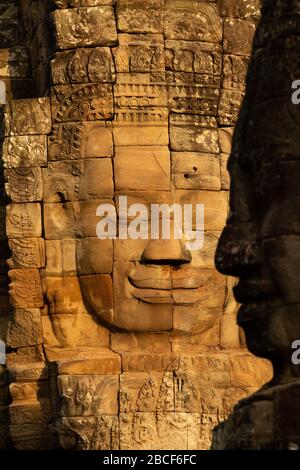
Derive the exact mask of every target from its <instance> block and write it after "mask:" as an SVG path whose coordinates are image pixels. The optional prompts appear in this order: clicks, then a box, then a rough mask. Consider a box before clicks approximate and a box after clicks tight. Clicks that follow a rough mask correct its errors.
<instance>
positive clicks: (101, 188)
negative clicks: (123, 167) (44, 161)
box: [43, 158, 114, 202]
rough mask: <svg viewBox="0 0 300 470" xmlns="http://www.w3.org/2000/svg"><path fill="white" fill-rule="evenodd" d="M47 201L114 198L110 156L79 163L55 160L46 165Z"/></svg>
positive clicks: (45, 189) (45, 199)
mask: <svg viewBox="0 0 300 470" xmlns="http://www.w3.org/2000/svg"><path fill="white" fill-rule="evenodd" d="M43 181H44V201H46V202H65V201H74V200H81V199H83V200H87V199H99V198H101V197H104V198H105V197H108V198H112V197H113V190H114V185H113V170H112V161H111V159H110V158H99V159H85V160H80V161H76V162H55V163H54V162H53V163H50V164H49V165H48V167H47V168H43Z"/></svg>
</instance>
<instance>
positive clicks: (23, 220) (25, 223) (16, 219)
mask: <svg viewBox="0 0 300 470" xmlns="http://www.w3.org/2000/svg"><path fill="white" fill-rule="evenodd" d="M6 234H7V236H8V238H38V237H40V236H41V234H42V221H41V206H40V204H38V203H29V204H23V203H21V204H10V205H9V206H7V208H6Z"/></svg>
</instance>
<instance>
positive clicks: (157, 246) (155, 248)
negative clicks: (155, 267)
mask: <svg viewBox="0 0 300 470" xmlns="http://www.w3.org/2000/svg"><path fill="white" fill-rule="evenodd" d="M191 259H192V257H191V253H190V252H189V251H188V250H187V249H186V248H185V247H184V245H183V243H182V242H181V241H180V240H151V241H150V242H149V243H148V245H147V246H146V248H145V250H144V252H143V254H142V256H141V261H142V262H143V263H148V264H160V265H164V264H168V265H173V266H178V265H181V264H185V263H190V262H191Z"/></svg>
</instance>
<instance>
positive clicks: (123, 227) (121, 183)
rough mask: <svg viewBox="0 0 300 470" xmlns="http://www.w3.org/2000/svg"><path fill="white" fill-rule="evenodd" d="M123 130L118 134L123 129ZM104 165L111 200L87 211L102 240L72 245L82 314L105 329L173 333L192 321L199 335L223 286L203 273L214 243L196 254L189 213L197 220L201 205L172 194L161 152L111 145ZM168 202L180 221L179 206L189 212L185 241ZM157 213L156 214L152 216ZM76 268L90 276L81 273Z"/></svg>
mask: <svg viewBox="0 0 300 470" xmlns="http://www.w3.org/2000/svg"><path fill="white" fill-rule="evenodd" d="M123 132H124V136H125V132H126V131H125V129H124V130H123ZM110 164H112V169H111V171H112V174H113V181H114V187H113V188H111V190H112V194H111V197H112V199H111V200H108V201H105V200H104V201H97V204H98V207H96V204H94V205H93V212H94V214H93V217H92V220H93V223H94V230H95V229H96V231H97V227H98V228H99V227H100V228H101V230H102V232H101V233H100V236H101V234H102V235H103V240H100V239H99V238H95V239H94V240H93V241H91V240H86V241H85V242H84V241H83V244H81V243H80V242H79V244H77V249H76V258H77V260H76V263H77V266H79V273H78V279H79V284H80V289H81V293H82V296H83V300H84V305H85V307H86V309H87V311H88V312H90V313H91V314H92V315H93V316H94V317H95V318H97V319H98V321H100V323H102V324H103V325H104V326H107V327H108V328H110V329H111V328H117V329H121V330H126V331H170V330H173V329H179V330H180V329H181V324H182V323H184V321H182V318H183V319H184V318H189V317H192V319H193V320H192V321H191V328H193V325H194V327H196V329H197V331H198V332H201V330H206V329H207V328H209V327H210V326H212V325H213V324H214V322H215V321H216V319H217V317H218V313H217V312H218V310H217V308H215V307H218V302H219V303H220V297H219V296H218V295H216V297H215V298H214V294H215V293H216V292H218V291H222V290H223V289H224V285H222V281H221V280H220V278H219V277H218V274H217V273H215V272H213V270H212V269H208V270H203V267H205V266H206V268H207V267H208V266H207V265H209V264H210V263H212V255H213V246H214V242H216V240H217V236H213V235H212V237H211V238H210V239H209V240H208V243H209V241H210V245H208V250H207V251H206V252H205V253H204V247H203V243H202V241H201V240H202V237H204V232H202V233H200V231H201V230H203V226H199V220H198V225H197V226H196V222H197V221H196V215H197V214H196V212H197V210H198V216H199V210H200V211H201V208H200V206H199V205H198V206H197V205H196V204H197V203H198V202H201V203H203V202H204V201H201V198H200V199H199V200H198V196H197V192H196V191H188V190H177V189H176V188H175V186H174V185H173V180H172V173H171V154H170V152H169V150H168V147H167V146H156V147H151V146H149V147H147V146H128V147H122V146H120V147H116V148H115V155H114V157H113V159H112V161H111V162H110ZM192 171H193V170H192ZM103 203H104V207H103V205H102V204H103ZM89 204H90V203H89ZM105 204H108V206H107V207H106V206H105ZM162 204H164V206H160V205H162ZM173 204H177V205H178V208H179V211H182V217H183V218H184V217H185V216H186V215H187V214H186V213H184V207H185V204H189V205H190V207H191V208H192V210H193V218H192V220H191V224H192V231H193V232H192V234H189V236H187V233H186V232H184V230H183V231H182V232H181V231H180V228H178V220H177V219H176V214H175V213H174V212H172V209H171V210H169V209H168V208H172V205H173ZM224 205H225V204H224ZM158 207H159V208H162V211H160V209H159V211H158V212H157V209H158ZM105 209H107V210H108V212H106V210H105ZM97 214H98V217H96V218H95V215H97ZM83 217H84V215H83ZM99 224H100V225H99ZM106 224H107V226H106ZM110 224H111V225H110ZM197 228H198V233H197ZM103 230H104V233H103ZM106 230H108V231H109V230H111V231H112V232H113V233H111V234H110V235H112V238H113V239H109V238H107V237H106V236H105V231H106ZM163 230H165V231H166V233H163ZM179 232H180V233H179ZM98 235H99V233H98ZM193 237H194V241H192V239H193ZM197 237H198V242H197V240H196V238H197ZM191 241H192V243H191ZM209 250H210V252H209ZM100 257H101V258H106V259H107V263H106V264H107V267H106V269H104V270H103V269H102V270H101V269H100V272H97V267H95V268H94V266H95V262H96V263H97V261H96V260H98V259H100ZM109 258H110V259H109ZM83 264H84V265H86V266H87V265H89V266H90V267H92V271H93V272H89V271H86V273H87V274H83V275H82V271H81V268H80V266H82V265H83ZM211 267H212V266H211ZM98 271H99V270H98ZM102 271H103V272H102ZM110 271H111V272H112V275H111V273H110ZM201 302H202V309H201V305H200V303H201ZM184 328H186V327H184Z"/></svg>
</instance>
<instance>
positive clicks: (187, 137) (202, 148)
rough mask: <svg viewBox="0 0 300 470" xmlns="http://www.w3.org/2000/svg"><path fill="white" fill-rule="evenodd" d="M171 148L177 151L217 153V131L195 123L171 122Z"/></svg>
mask: <svg viewBox="0 0 300 470" xmlns="http://www.w3.org/2000/svg"><path fill="white" fill-rule="evenodd" d="M170 141H171V149H172V150H175V151H179V152H184V151H187V152H200V153H203V152H205V153H218V152H219V145H218V132H217V131H216V130H211V129H203V128H201V127H198V126H196V125H188V126H186V125H178V124H171V127H170Z"/></svg>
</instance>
